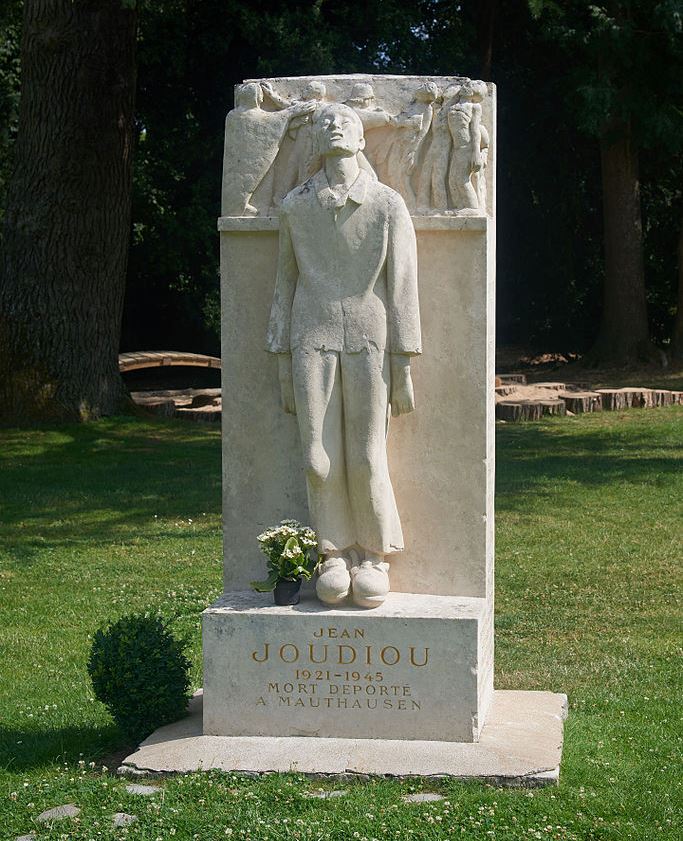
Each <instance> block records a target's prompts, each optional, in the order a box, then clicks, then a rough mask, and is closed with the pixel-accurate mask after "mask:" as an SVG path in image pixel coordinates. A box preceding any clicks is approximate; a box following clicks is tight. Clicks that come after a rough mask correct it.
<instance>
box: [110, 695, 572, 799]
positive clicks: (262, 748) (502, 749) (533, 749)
mask: <svg viewBox="0 0 683 841" xmlns="http://www.w3.org/2000/svg"><path fill="white" fill-rule="evenodd" d="M566 715H567V697H566V695H562V694H558V693H553V692H523V691H510V690H497V691H496V692H495V693H494V696H493V703H492V706H491V710H490V712H489V716H488V718H487V722H486V725H485V726H484V728H483V730H482V733H481V737H480V739H479V742H477V743H469V744H467V743H458V742H455V743H454V742H441V741H400V740H383V739H373V740H369V739H321V738H304V737H262V736H250V737H245V736H239V737H230V736H204V735H202V695H201V690H200V692H199V693H197V695H195V697H194V698H193V699H192V701H191V703H190V713H189V715H188V716H187V717H186V718H184V719H182V720H181V721H178V722H176V723H175V724H170V725H167V726H166V727H162V728H160V729H159V730H157V731H156V732H155V733H153V734H152V735H151V736H150V737H149V738H147V739H146V740H145V741H144V742H143V743H142V744H141V745H140V747H139V748H138V750H137V751H135V753H133V754H131V755H130V756H128V757H126V759H125V760H124V766H126V767H130V768H133V769H138V770H145V771H148V772H152V773H172V772H180V773H189V772H192V771H198V770H204V771H208V770H211V769H218V770H222V771H235V772H242V773H249V774H254V773H275V772H277V773H283V772H288V771H295V772H298V773H303V774H308V775H313V776H326V775H333V776H343V777H353V776H363V777H366V776H390V777H413V776H420V777H425V776H426V777H456V778H462V779H470V778H474V779H479V780H482V781H486V782H490V783H494V784H497V785H523V786H543V785H554V784H557V782H558V781H559V773H560V761H561V759H562V742H563V730H564V720H565V718H566Z"/></svg>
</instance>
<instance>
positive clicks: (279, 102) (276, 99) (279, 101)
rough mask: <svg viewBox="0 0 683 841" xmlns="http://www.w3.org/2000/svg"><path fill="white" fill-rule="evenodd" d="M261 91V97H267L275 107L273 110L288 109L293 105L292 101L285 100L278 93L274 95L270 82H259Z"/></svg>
mask: <svg viewBox="0 0 683 841" xmlns="http://www.w3.org/2000/svg"><path fill="white" fill-rule="evenodd" d="M261 90H262V91H263V95H264V96H265V97H267V99H268V100H269V101H270V102H271V103H272V104H273V105H274V106H275V108H277V110H278V111H282V110H283V109H285V108H289V106H290V105H293V104H294V103H293V100H291V99H285V98H284V96H280V94H279V93H276V91H275V89H274V88H273V86H272V85H271V84H270V82H261Z"/></svg>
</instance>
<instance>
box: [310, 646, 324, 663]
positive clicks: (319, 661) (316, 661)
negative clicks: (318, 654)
mask: <svg viewBox="0 0 683 841" xmlns="http://www.w3.org/2000/svg"><path fill="white" fill-rule="evenodd" d="M322 648H323V651H324V654H323V657H322V660H316V659H315V657H314V656H313V652H314V651H315V645H314V644H313V643H310V644H309V646H308V656H309V658H310V660H311V663H327V644H325V645H323V647H322Z"/></svg>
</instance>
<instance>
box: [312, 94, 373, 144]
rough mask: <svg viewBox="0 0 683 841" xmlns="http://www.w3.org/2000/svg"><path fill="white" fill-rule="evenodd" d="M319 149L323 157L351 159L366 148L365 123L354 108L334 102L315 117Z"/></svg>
mask: <svg viewBox="0 0 683 841" xmlns="http://www.w3.org/2000/svg"><path fill="white" fill-rule="evenodd" d="M314 125H315V130H316V138H317V142H318V149H319V150H320V154H321V155H322V156H323V157H328V156H330V155H336V156H340V157H350V156H352V155H357V154H358V152H360V151H361V150H362V149H364V148H365V138H364V137H363V123H362V122H361V120H360V117H359V116H358V114H356V112H355V111H354V110H353V108H349V106H348V105H342V104H341V103H337V102H333V103H331V104H330V105H327V106H325V107H324V108H322V109H321V111H320V112H319V113H318V114H317V115H316V117H315V123H314Z"/></svg>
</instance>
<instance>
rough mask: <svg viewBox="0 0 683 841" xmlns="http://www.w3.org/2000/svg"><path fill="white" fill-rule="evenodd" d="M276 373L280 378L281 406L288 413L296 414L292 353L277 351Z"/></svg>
mask: <svg viewBox="0 0 683 841" xmlns="http://www.w3.org/2000/svg"><path fill="white" fill-rule="evenodd" d="M277 375H278V379H279V380H280V395H281V398H282V408H283V409H284V410H285V412H286V414H288V415H295V414H296V402H295V400H294V377H293V376H292V354H291V353H278V355H277Z"/></svg>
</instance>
